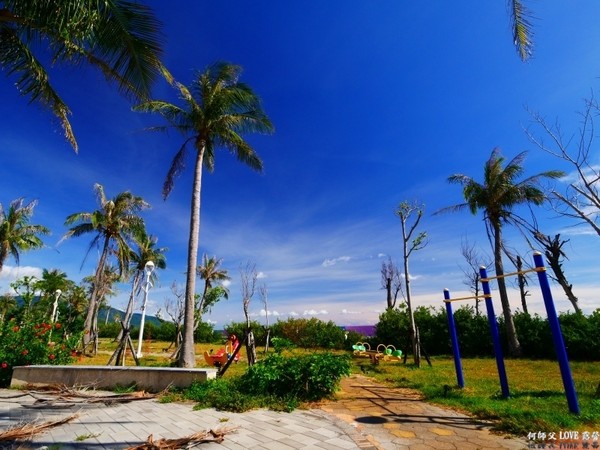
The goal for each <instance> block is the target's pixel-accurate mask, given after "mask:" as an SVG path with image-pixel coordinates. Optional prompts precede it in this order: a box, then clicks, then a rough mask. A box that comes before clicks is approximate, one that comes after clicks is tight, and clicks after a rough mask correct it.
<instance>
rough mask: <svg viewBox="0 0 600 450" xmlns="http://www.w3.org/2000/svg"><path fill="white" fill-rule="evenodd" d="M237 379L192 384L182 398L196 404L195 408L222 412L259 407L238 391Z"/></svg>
mask: <svg viewBox="0 0 600 450" xmlns="http://www.w3.org/2000/svg"><path fill="white" fill-rule="evenodd" d="M237 380H238V378H236V377H233V378H217V379H214V380H207V381H205V382H194V383H192V385H191V386H190V387H189V388H188V389H187V390H186V391H185V392H184V395H183V396H184V398H186V399H188V400H193V401H195V402H198V404H197V405H196V408H216V409H220V410H224V411H232V412H244V411H247V410H249V409H252V408H255V407H259V406H261V405H260V402H259V401H258V399H253V398H252V397H250V396H248V395H244V394H243V393H241V392H240V391H239V386H238V385H237V384H238V382H237Z"/></svg>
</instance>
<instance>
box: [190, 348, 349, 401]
mask: <svg viewBox="0 0 600 450" xmlns="http://www.w3.org/2000/svg"><path fill="white" fill-rule="evenodd" d="M348 375H350V357H349V356H346V355H344V356H336V355H333V354H331V353H323V354H314V355H307V356H299V357H284V356H281V355H280V354H273V355H271V356H269V357H267V358H265V359H264V360H262V361H259V362H258V363H256V364H254V365H253V366H252V367H249V368H248V370H247V371H246V373H245V374H244V375H242V376H240V377H232V378H217V379H215V380H208V381H206V382H203V383H201V382H197V383H193V384H192V385H191V386H190V387H189V388H188V389H186V390H185V391H184V393H183V397H184V398H186V399H188V400H194V401H196V402H198V405H197V408H216V409H222V410H225V411H233V412H243V411H247V410H248V409H252V408H260V407H267V408H270V409H273V410H276V411H291V410H293V409H295V408H296V407H297V406H298V405H299V404H300V402H303V401H316V400H321V399H323V398H328V397H330V396H331V395H333V393H334V392H335V391H336V390H337V388H338V386H339V383H340V380H341V378H342V377H343V376H348Z"/></svg>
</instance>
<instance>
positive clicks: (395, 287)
mask: <svg viewBox="0 0 600 450" xmlns="http://www.w3.org/2000/svg"><path fill="white" fill-rule="evenodd" d="M381 288H382V289H385V292H386V300H387V309H394V308H395V307H396V302H397V301H398V294H399V293H400V292H401V291H402V277H401V276H400V270H398V266H397V265H396V263H395V262H394V261H392V258H391V257H388V260H387V261H383V262H382V263H381Z"/></svg>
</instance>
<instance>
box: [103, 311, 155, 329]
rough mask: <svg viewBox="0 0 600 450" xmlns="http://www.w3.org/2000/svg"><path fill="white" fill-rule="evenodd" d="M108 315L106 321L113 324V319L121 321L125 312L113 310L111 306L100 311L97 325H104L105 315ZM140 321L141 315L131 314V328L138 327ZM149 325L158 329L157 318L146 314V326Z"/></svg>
mask: <svg viewBox="0 0 600 450" xmlns="http://www.w3.org/2000/svg"><path fill="white" fill-rule="evenodd" d="M107 314H108V321H109V322H114V321H115V317H120V318H121V319H123V318H124V317H125V311H121V310H120V309H117V308H113V307H112V306H111V307H110V308H108V309H101V310H100V312H99V313H98V324H101V323H104V322H105V321H106V315H107ZM141 321H142V314H141V313H133V315H132V316H131V326H132V327H139V326H140V322H141ZM148 323H151V324H152V325H156V326H157V327H160V323H161V322H160V320H158V318H157V317H155V316H151V315H148V314H146V324H148Z"/></svg>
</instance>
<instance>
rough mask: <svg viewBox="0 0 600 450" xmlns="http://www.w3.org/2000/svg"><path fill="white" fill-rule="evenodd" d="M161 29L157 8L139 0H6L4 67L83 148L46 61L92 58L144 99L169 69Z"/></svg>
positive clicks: (0, 58)
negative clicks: (163, 60) (164, 64)
mask: <svg viewBox="0 0 600 450" xmlns="http://www.w3.org/2000/svg"><path fill="white" fill-rule="evenodd" d="M160 28H161V25H160V23H159V22H158V20H157V19H156V18H155V17H154V15H153V13H152V11H151V9H150V8H149V7H147V6H145V5H141V4H139V3H136V2H129V1H123V0H109V1H103V2H93V1H92V2H82V1H80V0H61V1H44V2H41V1H39V0H18V1H17V0H0V68H2V69H3V70H5V71H6V73H7V74H8V75H14V77H15V78H16V80H15V87H16V88H17V89H18V90H19V92H20V93H21V94H23V95H25V96H27V97H28V98H29V100H30V101H36V102H38V103H40V104H41V105H43V106H44V107H46V108H48V109H49V110H50V111H52V113H53V114H54V115H55V116H56V117H58V119H59V120H60V122H61V125H62V127H63V128H64V132H65V137H66V138H67V140H68V141H69V143H70V144H71V145H72V146H73V149H74V150H75V151H77V141H76V140H75V136H74V134H73V130H72V128H71V123H70V122H69V119H68V115H69V114H70V110H69V107H68V106H67V105H66V104H65V102H64V101H63V100H62V98H61V97H60V96H59V94H58V92H57V91H56V90H55V89H54V86H53V85H52V84H51V83H50V77H49V75H48V72H47V69H46V67H45V66H44V63H45V62H48V63H50V62H51V63H52V64H55V63H57V62H58V63H61V64H71V65H74V66H82V65H83V63H85V62H86V61H87V62H88V63H90V64H91V65H93V66H96V67H97V68H99V69H100V70H101V71H102V73H103V74H104V75H105V76H106V77H107V78H108V79H109V80H111V81H114V82H116V84H117V85H118V88H119V90H120V91H121V92H123V93H125V94H127V95H129V96H130V97H133V98H136V99H141V100H144V99H147V98H148V97H149V93H150V86H151V84H152V83H153V82H154V80H155V79H156V78H157V77H158V75H160V73H161V72H164V69H163V67H162V65H161V63H160V59H159V57H160V55H161V53H162V50H161V45H160V40H161V35H160Z"/></svg>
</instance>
